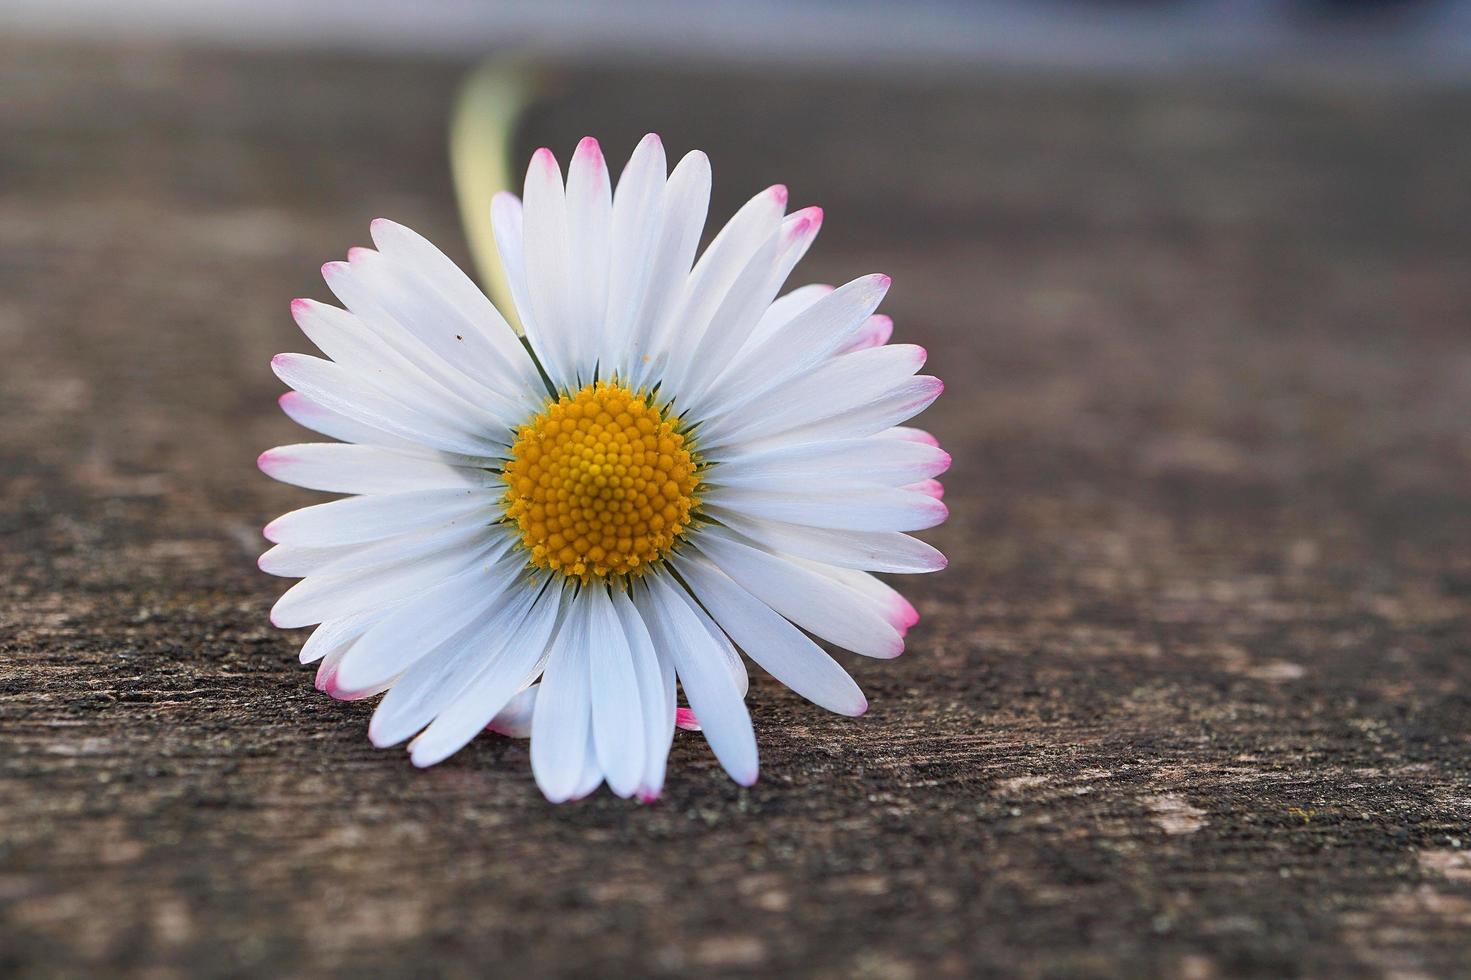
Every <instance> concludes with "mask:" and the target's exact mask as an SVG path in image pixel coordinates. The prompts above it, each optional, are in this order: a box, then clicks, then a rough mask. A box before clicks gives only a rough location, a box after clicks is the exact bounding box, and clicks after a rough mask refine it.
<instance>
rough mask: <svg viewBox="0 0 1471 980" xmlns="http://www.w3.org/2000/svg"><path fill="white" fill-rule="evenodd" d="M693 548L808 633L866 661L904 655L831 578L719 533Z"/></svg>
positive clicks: (859, 599) (888, 631)
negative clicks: (871, 658)
mask: <svg viewBox="0 0 1471 980" xmlns="http://www.w3.org/2000/svg"><path fill="white" fill-rule="evenodd" d="M698 547H699V550H700V551H701V552H703V553H704V554H705V555H706V556H708V557H709V558H710V560H711V561H713V562H714V563H715V564H716V565H717V566H719V568H720V570H721V571H722V572H725V573H726V574H727V575H729V576H730V577H731V578H733V579H735V581H736V582H738V583H739V584H740V586H741V588H743V589H745V590H746V591H747V592H750V593H751V594H752V595H754V596H755V597H756V598H758V599H760V600H761V601H762V602H764V603H766V604H767V605H768V606H770V607H771V608H773V609H775V610H776V611H777V612H779V613H781V614H782V615H783V616H785V617H786V618H787V619H790V620H791V621H792V622H794V623H796V624H797V625H798V626H800V627H802V628H803V629H804V630H806V631H807V632H809V633H813V634H815V635H817V636H819V637H821V638H822V639H824V640H827V641H828V642H829V643H833V644H836V645H837V646H840V647H842V648H844V649H845V650H852V651H853V652H854V653H861V654H863V655H864V656H867V657H881V658H884V659H888V658H890V657H897V656H899V654H901V653H903V652H904V638H903V637H902V636H900V635H899V632H898V630H896V629H895V628H894V627H893V626H892V625H890V623H889V622H888V621H887V620H886V619H884V617H883V616H882V615H880V614H879V612H878V611H877V610H876V609H874V608H873V604H872V603H870V602H869V601H868V600H867V599H865V598H864V597H863V596H861V595H859V594H858V593H856V592H854V591H853V590H851V589H849V588H846V587H844V586H841V585H839V584H838V583H836V582H835V581H834V580H833V579H831V578H828V577H826V576H821V575H816V574H814V573H813V572H812V571H810V570H809V569H807V568H806V567H804V566H802V565H799V564H796V563H795V562H792V561H788V560H786V559H784V558H783V557H781V556H780V555H775V554H772V553H771V552H768V551H763V550H761V549H760V548H757V547H753V546H751V545H748V544H745V543H744V542H741V541H738V540H737V539H736V537H735V535H733V534H731V533H730V532H729V531H726V530H725V529H723V528H718V527H712V528H707V529H705V530H704V531H703V532H702V533H701V534H700V540H699V545H698ZM746 652H747V655H750V653H751V650H750V648H749V647H747V648H746Z"/></svg>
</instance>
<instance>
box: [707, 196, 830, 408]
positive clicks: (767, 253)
mask: <svg viewBox="0 0 1471 980" xmlns="http://www.w3.org/2000/svg"><path fill="white" fill-rule="evenodd" d="M821 226H822V209H821V208H804V209H803V210H801V211H798V212H796V213H795V214H792V215H790V216H789V217H788V218H787V219H786V221H784V222H782V226H781V229H780V230H779V231H778V232H777V233H776V234H775V235H774V236H773V238H772V239H770V240H768V243H767V244H766V245H763V246H762V247H761V248H760V249H758V250H757V251H756V253H755V254H754V255H753V256H752V258H751V260H750V262H749V263H748V264H747V266H746V268H745V270H744V271H742V273H741V274H740V276H739V277H737V279H736V281H735V282H734V284H732V286H731V287H730V291H729V292H728V293H727V294H726V297H725V300H724V301H723V302H722V303H721V304H720V307H719V308H718V309H717V310H716V311H715V316H714V317H713V318H712V319H711V321H710V326H709V327H708V328H707V329H706V330H705V333H704V336H703V337H701V338H700V342H699V345H698V346H697V347H696V348H695V350H694V352H693V353H692V354H691V355H690V361H689V365H688V367H687V368H686V369H685V370H684V373H683V377H682V379H681V380H680V381H679V385H678V391H679V398H680V399H681V400H682V401H683V404H684V405H685V406H686V409H687V411H688V412H689V413H690V415H691V416H693V417H696V418H699V417H703V415H702V413H703V411H704V405H705V403H706V401H707V399H706V392H707V390H708V388H709V386H710V383H711V381H713V380H714V379H715V377H716V376H717V375H718V374H720V372H721V371H723V370H724V369H725V367H726V366H727V365H728V364H730V362H731V361H732V360H733V359H734V357H735V355H736V353H737V352H738V351H739V350H741V348H742V347H743V346H744V345H745V344H746V342H747V338H748V337H750V335H751V333H752V332H753V330H754V329H755V327H756V326H757V324H758V322H759V321H760V319H761V315H762V313H763V311H765V310H768V309H769V308H770V306H771V303H772V298H773V297H774V296H775V295H776V291H777V290H778V289H780V288H781V286H782V283H784V282H786V278H787V276H788V275H789V274H790V273H791V270H792V267H793V266H794V265H795V264H796V263H797V260H798V259H800V258H801V257H802V256H803V255H804V254H805V253H806V251H807V248H808V247H809V246H810V245H811V244H812V240H813V239H814V238H816V237H817V231H818V229H819V228H820V227H821Z"/></svg>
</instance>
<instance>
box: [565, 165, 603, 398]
mask: <svg viewBox="0 0 1471 980" xmlns="http://www.w3.org/2000/svg"><path fill="white" fill-rule="evenodd" d="M612 224H613V191H612V188H611V186H610V184H609V180H608V164H607V162H606V161H605V160H604V159H603V151H602V149H601V148H600V147H599V146H598V141H597V140H595V139H593V138H592V137H591V136H588V137H586V138H584V139H583V140H582V142H580V143H578V144H577V151H576V152H575V153H574V154H573V155H572V163H571V164H570V165H569V166H568V168H567V246H568V269H569V274H568V282H569V283H570V284H571V289H572V292H571V295H570V296H569V297H568V306H569V308H570V310H571V316H572V319H571V322H570V329H569V332H568V334H567V339H568V354H569V356H570V358H571V363H572V368H573V370H574V371H575V372H576V377H577V380H578V383H579V384H582V383H586V382H590V381H591V380H592V377H593V369H594V367H595V366H596V364H597V359H598V346H599V345H598V340H599V339H600V338H601V331H602V328H603V326H604V324H605V322H606V320H607V316H608V235H609V230H610V228H611V226H612Z"/></svg>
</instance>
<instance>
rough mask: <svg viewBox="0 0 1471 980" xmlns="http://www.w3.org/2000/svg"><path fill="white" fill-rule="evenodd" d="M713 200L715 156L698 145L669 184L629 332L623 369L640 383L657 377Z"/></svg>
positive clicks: (626, 374) (638, 385) (625, 374)
mask: <svg viewBox="0 0 1471 980" xmlns="http://www.w3.org/2000/svg"><path fill="white" fill-rule="evenodd" d="M709 206H710V161H709V159H708V158H707V157H706V156H705V154H703V153H701V152H699V151H698V150H695V151H692V152H690V153H687V154H685V156H684V159H682V160H680V161H679V164H678V165H677V166H676V167H675V168H674V172H673V173H671V174H670V175H669V182H668V184H666V185H665V188H664V215H663V226H662V228H661V229H660V232H659V236H658V243H657V245H656V246H655V248H654V252H653V256H652V258H651V259H650V260H649V285H648V290H647V291H646V292H645V294H644V300H643V305H642V309H641V312H640V313H639V316H638V319H637V320H635V321H634V328H633V331H632V332H631V334H630V336H629V343H628V351H627V355H626V360H625V362H624V365H623V369H622V372H621V373H622V374H623V376H624V377H627V378H628V379H629V383H630V384H631V385H632V386H633V387H635V388H639V387H643V386H646V385H648V384H649V383H651V381H652V379H653V378H654V377H655V372H656V370H657V369H658V368H659V367H660V366H661V362H662V360H663V356H662V355H663V354H664V346H665V337H666V336H667V334H668V332H669V330H670V329H671V328H670V322H671V321H672V319H673V318H672V313H673V311H674V307H675V305H676V304H677V303H678V302H679V300H680V297H681V295H682V290H683V288H684V283H685V278H686V277H687V276H688V275H689V271H690V263H691V262H693V261H694V258H695V249H696V248H698V247H699V244H700V230H701V229H702V228H704V226H705V214H706V212H707V211H708V209H709Z"/></svg>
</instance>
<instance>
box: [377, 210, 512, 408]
mask: <svg viewBox="0 0 1471 980" xmlns="http://www.w3.org/2000/svg"><path fill="white" fill-rule="evenodd" d="M372 233H373V243H374V244H375V245H377V246H378V248H379V250H380V251H382V253H383V254H384V255H385V256H387V257H389V258H392V259H395V260H397V261H399V262H402V263H404V264H405V265H407V266H409V267H410V268H412V269H413V270H414V272H416V273H417V274H418V275H419V276H420V277H421V278H422V279H423V280H424V282H426V283H427V284H428V285H430V286H432V287H434V288H435V289H436V290H437V291H438V292H439V293H440V294H441V295H442V296H444V298H445V299H446V300H448V301H449V302H450V303H451V304H453V305H454V307H455V309H456V311H457V312H458V313H459V314H460V316H461V317H462V318H463V319H464V320H465V321H466V322H467V323H468V324H469V325H470V327H471V329H472V330H473V331H474V333H475V334H478V335H480V336H481V337H483V338H484V343H485V344H486V345H487V346H488V348H489V350H486V351H482V352H480V353H481V356H480V357H479V358H476V359H475V360H474V361H472V362H471V364H470V366H471V367H473V368H475V369H477V372H478V371H485V370H489V371H493V372H494V373H496V374H500V375H503V376H506V377H508V378H510V379H513V380H514V381H515V382H517V386H518V387H520V388H523V389H526V390H529V391H531V392H535V393H537V394H538V395H539V394H540V392H541V382H540V378H539V377H538V375H537V373H536V365H535V364H533V363H532V362H531V357H530V355H528V354H527V353H526V348H525V347H523V346H522V345H521V341H520V340H519V339H518V338H517V337H516V334H515V332H514V331H513V330H512V329H511V327H510V324H508V323H506V319H505V317H503V316H501V313H500V311H499V310H497V309H496V308H495V305H494V304H493V303H491V301H490V300H489V299H488V298H487V297H486V295H485V294H484V293H483V292H481V291H480V287H478V286H476V285H475V283H474V282H473V281H472V280H471V279H470V277H469V276H467V275H465V273H464V272H463V271H461V269H460V267H459V266H457V265H455V264H454V262H452V261H450V259H449V258H448V257H447V256H446V255H445V254H444V253H443V252H441V251H440V250H439V249H437V248H435V247H434V245H433V244H431V243H430V242H429V241H428V240H427V239H425V238H424V237H423V236H421V235H419V234H418V233H417V232H415V231H413V230H411V229H409V228H406V227H404V226H403V225H400V224H397V223H395V222H392V221H389V220H387V219H385V218H378V219H376V220H375V221H374V222H373V224H372ZM463 336H464V338H465V340H464V341H463V342H464V343H468V344H470V345H472V349H478V348H479V342H478V341H476V340H474V339H472V337H473V335H472V334H464V335H463ZM460 343H461V341H460V340H459V339H457V340H456V344H457V345H458V344H460ZM445 346H448V345H447V344H446V345H445ZM456 363H459V362H458V359H457V361H456ZM467 373H470V374H471V376H472V377H473V376H474V373H475V372H467Z"/></svg>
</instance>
